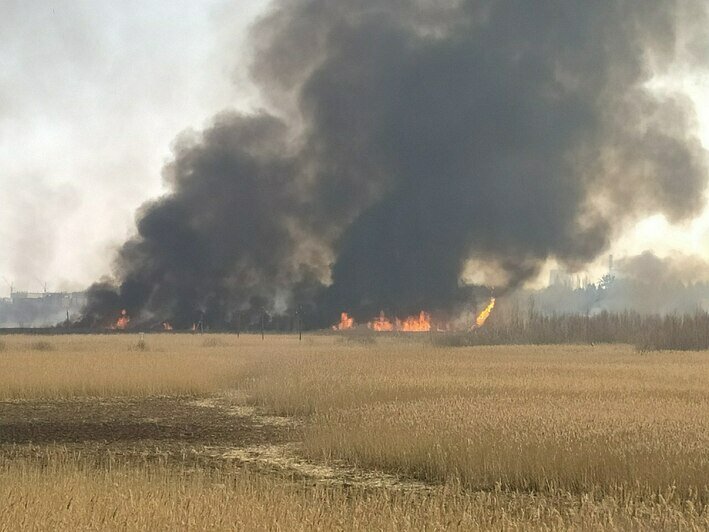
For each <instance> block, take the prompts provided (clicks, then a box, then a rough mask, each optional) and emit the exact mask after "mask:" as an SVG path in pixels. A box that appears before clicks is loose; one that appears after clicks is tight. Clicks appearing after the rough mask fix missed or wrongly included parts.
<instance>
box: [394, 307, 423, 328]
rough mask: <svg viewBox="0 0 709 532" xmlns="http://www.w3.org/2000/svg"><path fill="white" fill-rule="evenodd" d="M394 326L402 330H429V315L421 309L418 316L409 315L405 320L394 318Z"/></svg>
mask: <svg viewBox="0 0 709 532" xmlns="http://www.w3.org/2000/svg"><path fill="white" fill-rule="evenodd" d="M396 328H397V330H399V331H404V332H426V331H430V330H431V315H430V314H429V313H428V312H424V311H423V310H422V311H421V312H420V313H419V315H418V316H409V317H408V318H406V319H405V320H403V321H401V320H398V319H397V320H396Z"/></svg>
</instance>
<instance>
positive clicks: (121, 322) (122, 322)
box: [111, 309, 130, 330]
mask: <svg viewBox="0 0 709 532" xmlns="http://www.w3.org/2000/svg"><path fill="white" fill-rule="evenodd" d="M129 323H130V316H129V315H128V311H127V310H126V309H123V310H121V315H120V317H119V318H118V320H116V323H115V324H114V326H113V327H111V328H112V329H120V330H124V329H125V328H126V327H128V324H129Z"/></svg>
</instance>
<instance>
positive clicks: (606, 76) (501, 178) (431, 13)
mask: <svg viewBox="0 0 709 532" xmlns="http://www.w3.org/2000/svg"><path fill="white" fill-rule="evenodd" d="M703 6H704V3H703V2H701V1H698V0H697V1H691V0H676V1H667V0H649V1H646V2H643V3H642V4H641V3H626V2H615V1H613V2H612V1H599V2H587V1H581V0H578V1H575V2H574V1H571V2H552V1H547V2H534V3H532V2H522V1H517V2H514V1H503V2H494V1H484V0H480V1H472V0H469V1H465V0H461V1H452V0H451V1H440V2H433V3H431V2H416V1H395V2H386V3H382V2H376V1H374V0H357V1H346V2H345V1H332V0H327V1H325V0H299V1H291V2H276V3H275V4H273V7H272V9H271V10H270V11H269V12H268V14H267V15H266V16H264V17H263V18H262V19H260V20H259V21H258V23H257V24H256V25H255V26H254V27H253V29H252V35H251V42H252V45H253V48H254V54H253V63H252V68H251V75H252V78H253V80H254V82H255V83H256V84H257V86H258V87H259V89H260V91H261V96H262V98H263V101H264V102H265V108H264V109H263V110H261V111H259V112H256V113H253V114H238V113H236V112H224V113H222V114H219V115H218V116H216V117H215V118H214V120H213V122H212V125H211V126H210V127H208V128H207V129H206V130H205V131H203V132H202V133H199V134H196V133H188V134H184V135H182V136H181V137H180V139H179V140H178V141H177V142H176V145H175V149H174V152H175V154H174V161H173V162H172V163H171V164H169V165H168V167H167V168H166V170H165V176H166V177H165V179H166V182H167V184H168V186H169V189H170V191H171V192H170V193H168V194H167V195H165V196H164V197H161V198H158V199H156V200H154V201H152V202H149V203H148V204H146V205H144V206H143V207H142V208H141V209H140V211H139V213H138V223H137V225H138V235H136V236H135V237H134V238H133V239H131V240H129V241H128V242H127V243H126V244H125V245H124V246H123V247H122V248H121V250H120V252H119V254H118V258H117V260H116V263H115V274H116V277H117V283H118V284H117V285H116V286H115V287H114V286H113V285H112V284H111V283H109V284H101V285H97V286H95V287H94V288H93V289H92V291H91V294H90V298H91V299H90V301H91V303H90V305H89V307H88V309H87V317H88V319H99V320H100V319H102V318H103V317H105V316H107V315H110V314H111V313H113V312H115V311H116V309H117V308H127V309H128V310H129V312H130V313H131V314H134V315H142V316H143V317H144V318H146V319H147V318H153V317H154V318H157V319H171V320H174V321H175V322H176V324H177V325H180V326H185V325H188V324H190V323H192V322H193V321H194V320H195V316H196V315H197V314H199V313H201V312H206V313H207V315H208V316H209V319H210V320H211V321H212V322H224V321H229V320H231V319H232V318H233V313H234V312H235V311H237V310H240V309H248V308H251V309H254V308H262V307H263V308H266V309H269V310H275V311H278V310H285V309H286V308H293V307H294V306H298V305H307V306H308V308H310V309H316V310H313V312H315V314H313V317H312V320H313V324H315V323H319V324H323V323H326V322H327V320H330V319H333V317H335V316H336V315H337V313H338V312H339V311H340V310H348V311H350V312H352V313H354V315H355V316H356V317H357V318H358V319H361V318H367V317H370V316H371V315H373V314H374V313H376V312H377V311H378V310H379V309H386V310H388V311H392V312H396V313H402V314H403V313H413V312H417V311H418V310H420V309H427V310H431V311H437V310H440V311H448V310H452V309H454V308H455V307H457V306H458V305H459V304H461V303H463V302H466V301H469V300H470V297H471V294H470V290H469V289H468V288H466V287H463V286H461V281H460V279H461V275H462V273H463V271H464V270H465V266H466V263H467V262H468V261H469V260H470V259H475V260H477V261H483V262H486V263H489V264H493V265H495V267H496V268H497V269H498V271H499V272H500V273H501V276H502V277H503V278H504V280H503V282H502V286H501V287H500V288H501V289H502V290H504V289H510V288H514V287H517V286H519V285H520V284H521V283H523V282H524V281H525V280H527V279H529V278H531V277H533V276H535V275H536V274H537V273H538V272H539V269H540V268H541V266H542V265H543V264H544V262H545V261H546V260H547V259H548V258H555V259H556V260H557V261H559V262H560V263H562V264H565V265H568V266H570V267H572V268H573V267H576V266H578V267H580V266H582V265H584V264H585V263H587V262H589V261H591V260H593V259H594V258H596V257H597V256H598V255H599V254H601V253H603V252H604V251H605V250H606V249H607V247H608V246H609V243H610V241H611V239H612V238H613V237H614V236H616V231H617V230H619V229H620V228H622V227H623V226H625V225H626V224H627V223H629V222H631V221H633V220H635V219H637V218H638V217H640V216H643V215H646V214H648V213H655V212H659V213H663V214H664V215H665V216H666V217H667V218H668V219H669V220H670V221H673V222H678V221H682V220H688V219H691V218H692V217H694V216H696V215H697V214H698V213H699V212H700V211H701V210H702V208H703V206H704V204H703V200H702V198H703V192H704V190H705V188H706V185H707V166H706V162H707V160H706V153H705V151H704V150H703V149H702V147H701V144H700V142H699V140H698V138H697V136H696V121H695V116H694V110H693V108H692V105H691V103H690V102H689V100H687V99H686V97H683V96H681V95H679V94H670V93H662V94H658V93H656V92H653V91H651V90H650V89H648V88H647V85H648V83H649V82H650V81H651V80H652V79H653V76H655V75H656V74H658V73H662V72H663V71H664V69H666V68H668V67H669V66H670V65H672V64H677V63H678V62H681V63H684V62H686V63H688V64H690V66H691V62H692V61H695V60H696V57H697V56H699V57H701V54H699V53H698V52H697V50H699V49H700V47H701V46H703V45H704V43H702V42H700V41H699V40H698V37H699V36H701V35H702V33H701V32H699V31H698V29H699V28H700V27H703V26H702V24H703V23H704V22H706V19H704V18H703V16H704V12H703ZM695 26H696V27H695ZM141 313H142V314H141Z"/></svg>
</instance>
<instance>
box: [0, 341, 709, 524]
mask: <svg viewBox="0 0 709 532" xmlns="http://www.w3.org/2000/svg"><path fill="white" fill-rule="evenodd" d="M16 529H54V530H57V529H59V530H85V529H89V530H90V529H101V530H106V529H108V530H111V529H149V530H176V529H194V530H203V529H239V530H253V529H282V530H312V529H329V530H331V529H346V530H349V529H359V530H372V529H378V530H421V529H427V530H443V529H464V530H471V529H504V530H509V529H518V530H530V529H532V530H533V529H544V530H548V529H563V530H566V529H580V530H588V529H593V530H596V529H640V530H643V529H647V530H707V529H709V353H707V352H681V353H680V352H664V353H640V352H637V351H635V350H634V349H633V348H631V347H626V346H598V345H597V346H595V347H591V346H553V347H547V346H501V347H466V348H450V347H440V346H438V347H437V346H435V345H433V344H432V343H431V342H430V338H429V337H428V335H426V334H423V335H411V336H399V337H395V336H391V337H389V336H384V337H377V338H376V340H374V341H372V340H371V338H369V337H362V336H337V335H312V336H306V337H304V339H303V341H298V339H297V338H296V337H288V336H267V337H266V339H265V340H263V341H262V340H261V338H260V337H257V336H249V335H242V336H241V337H240V338H237V337H236V336H229V335H204V336H201V335H180V334H161V335H146V336H145V337H144V339H142V340H141V339H140V338H139V337H138V336H136V335H106V336H98V335H97V336H4V337H3V336H0V530H16Z"/></svg>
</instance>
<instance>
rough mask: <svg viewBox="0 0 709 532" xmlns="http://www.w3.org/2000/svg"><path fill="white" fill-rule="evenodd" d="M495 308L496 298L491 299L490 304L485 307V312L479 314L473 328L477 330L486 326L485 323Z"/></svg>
mask: <svg viewBox="0 0 709 532" xmlns="http://www.w3.org/2000/svg"><path fill="white" fill-rule="evenodd" d="M494 308H495V298H494V297H491V298H490V302H489V303H488V304H487V307H485V308H484V309H483V311H482V312H481V313H480V314H478V317H477V318H475V325H474V326H473V329H477V328H479V327H482V326H483V325H485V322H486V321H487V319H488V318H489V317H490V313H491V312H492V309H494Z"/></svg>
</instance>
